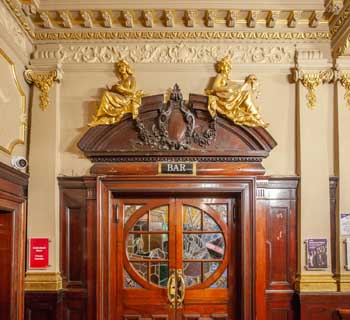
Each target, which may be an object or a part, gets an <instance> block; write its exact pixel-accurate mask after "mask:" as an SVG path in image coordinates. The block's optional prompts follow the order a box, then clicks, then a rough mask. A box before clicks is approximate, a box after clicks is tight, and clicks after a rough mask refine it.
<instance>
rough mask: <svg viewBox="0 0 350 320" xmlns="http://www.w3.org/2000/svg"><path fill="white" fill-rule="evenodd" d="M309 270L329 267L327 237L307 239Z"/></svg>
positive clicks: (307, 263) (307, 264) (307, 265)
mask: <svg viewBox="0 0 350 320" xmlns="http://www.w3.org/2000/svg"><path fill="white" fill-rule="evenodd" d="M305 244H306V266H305V268H306V269H307V270H322V269H326V268H327V261H328V257H327V239H306V240H305Z"/></svg>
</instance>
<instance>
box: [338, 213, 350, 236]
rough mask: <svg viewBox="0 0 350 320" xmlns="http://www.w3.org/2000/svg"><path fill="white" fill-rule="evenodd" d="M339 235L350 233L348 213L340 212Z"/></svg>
mask: <svg viewBox="0 0 350 320" xmlns="http://www.w3.org/2000/svg"><path fill="white" fill-rule="evenodd" d="M340 235H341V236H349V235H350V213H341V214H340Z"/></svg>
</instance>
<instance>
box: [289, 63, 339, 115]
mask: <svg viewBox="0 0 350 320" xmlns="http://www.w3.org/2000/svg"><path fill="white" fill-rule="evenodd" d="M293 76H294V78H295V79H294V80H295V81H298V80H300V81H301V83H302V84H303V86H304V87H305V88H306V89H307V94H306V99H307V106H308V108H309V109H315V108H316V104H317V97H316V88H317V87H318V86H319V85H321V84H322V83H323V82H325V81H329V82H330V81H331V80H332V78H333V76H334V73H333V71H332V70H331V69H329V70H324V71H320V72H310V73H305V72H303V71H300V70H299V71H295V74H294V75H293Z"/></svg>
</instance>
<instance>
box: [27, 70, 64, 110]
mask: <svg viewBox="0 0 350 320" xmlns="http://www.w3.org/2000/svg"><path fill="white" fill-rule="evenodd" d="M62 76H63V71H62V69H61V67H60V66H59V65H58V66H57V68H56V70H53V71H50V72H48V73H38V72H34V71H33V70H32V69H27V70H26V71H24V78H25V80H26V81H27V83H29V84H34V85H35V87H37V88H38V89H39V90H40V97H39V99H40V105H39V106H40V108H41V110H46V109H47V107H48V105H49V103H50V100H49V90H50V88H51V87H52V85H53V82H54V81H57V82H59V81H60V80H61V79H62Z"/></svg>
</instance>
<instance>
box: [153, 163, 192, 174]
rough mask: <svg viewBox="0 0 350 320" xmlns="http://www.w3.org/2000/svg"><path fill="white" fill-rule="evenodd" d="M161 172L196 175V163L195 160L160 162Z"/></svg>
mask: <svg viewBox="0 0 350 320" xmlns="http://www.w3.org/2000/svg"><path fill="white" fill-rule="evenodd" d="M158 173H159V174H179V175H195V174H196V163H194V162H159V166H158Z"/></svg>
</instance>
